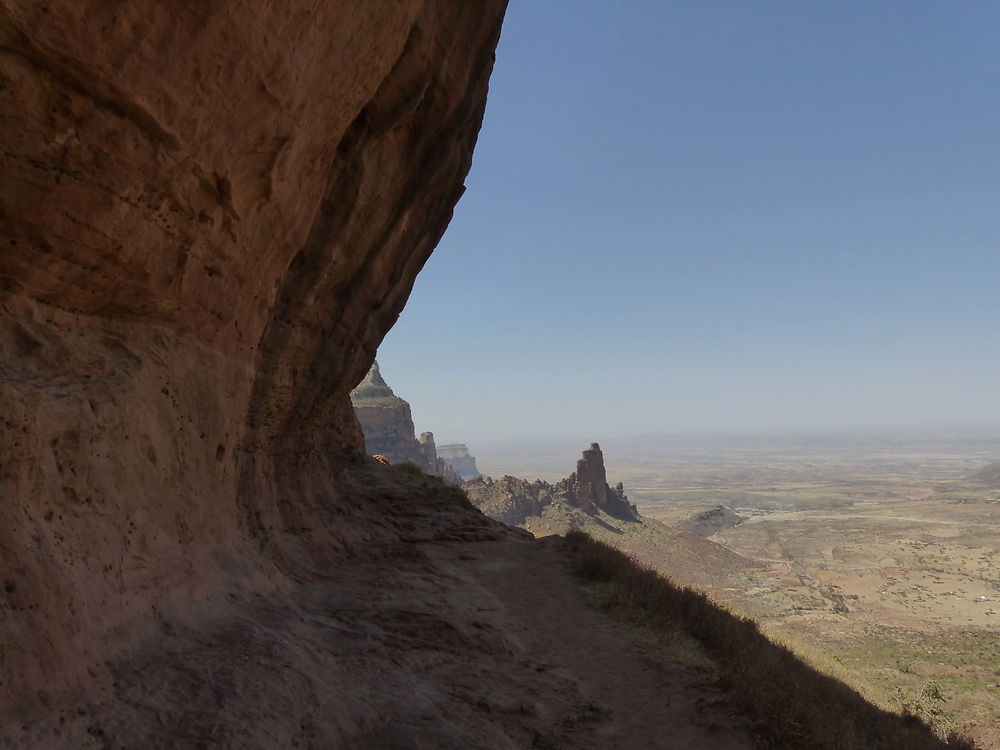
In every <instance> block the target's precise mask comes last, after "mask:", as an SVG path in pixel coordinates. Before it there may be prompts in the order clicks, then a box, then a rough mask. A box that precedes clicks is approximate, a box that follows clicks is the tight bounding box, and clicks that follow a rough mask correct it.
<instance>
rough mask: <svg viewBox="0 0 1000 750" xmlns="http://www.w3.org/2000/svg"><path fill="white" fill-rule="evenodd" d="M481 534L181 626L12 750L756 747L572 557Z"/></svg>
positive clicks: (181, 615)
mask: <svg viewBox="0 0 1000 750" xmlns="http://www.w3.org/2000/svg"><path fill="white" fill-rule="evenodd" d="M466 531H468V530H466ZM477 533H478V535H479V536H481V537H483V538H482V539H481V540H479V541H445V540H438V541H427V542H413V543H410V544H405V545H403V546H401V547H400V548H398V549H397V550H396V551H395V552H394V553H393V554H391V555H386V556H385V557H382V558H381V559H378V560H372V561H367V562H361V561H359V562H355V563H351V564H346V565H343V566H340V567H338V568H336V569H334V570H331V571H329V574H327V575H324V576H323V577H322V579H321V580H315V581H310V582H303V583H301V584H297V585H294V586H283V587H281V588H275V589H274V590H271V591H267V592H260V591H240V592H236V591H234V592H233V593H232V594H231V595H230V597H229V599H228V600H227V601H225V602H222V603H215V604H213V605H211V606H206V607H205V608H204V609H202V610H201V611H190V610H189V611H186V612H181V611H164V612H162V613H160V615H159V623H160V633H159V634H157V636H156V637H155V638H154V639H151V640H150V642H149V643H148V644H147V645H146V646H145V647H143V648H141V649H139V650H137V651H136V652H135V653H133V654H131V655H130V656H128V657H127V658H124V659H122V660H119V661H117V662H115V663H113V664H111V665H110V670H109V674H108V677H107V678H106V679H103V680H101V681H99V682H98V681H96V680H95V685H94V689H93V690H92V691H91V692H90V694H89V695H88V696H87V698H86V699H85V700H83V701H80V702H78V703H75V704H69V705H53V706H51V707H50V708H49V709H47V710H45V711H43V712H38V713H36V714H35V715H32V716H24V717H23V718H22V719H21V720H20V721H18V722H17V723H16V724H14V723H13V722H10V721H5V722H3V723H2V724H0V726H2V727H3V728H2V730H0V744H2V745H3V746H4V747H18V748H37V749H39V750H41V749H42V748H52V747H74V748H201V747H211V748H261V749H264V748H267V749H268V750H270V749H271V748H278V747H283V748H284V747H288V748H292V747H299V748H371V750H376V748H377V749H378V750H404V749H406V750H411V749H414V748H436V749H441V750H447V749H449V748H452V749H454V750H459V749H461V750H471V749H472V748H512V749H513V748H551V749H553V750H555V749H556V748H564V749H566V750H570V749H571V748H572V749H576V748H602V749H603V748H620V750H640V749H643V748H650V749H652V748H676V747H685V748H692V749H694V748H704V749H705V750H708V749H709V748H711V749H712V750H727V749H729V748H733V749H734V750H735V749H737V748H750V747H752V745H751V743H750V740H749V738H748V735H747V733H746V730H745V728H744V727H743V725H742V722H741V719H740V717H739V716H737V715H736V714H735V713H734V711H733V709H732V708H731V707H730V705H729V703H728V702H727V698H726V695H725V693H723V692H721V691H720V689H719V688H718V687H716V686H714V685H713V684H711V682H710V681H709V680H708V679H707V678H706V677H704V676H702V675H700V674H699V673H698V672H697V671H694V670H692V669H690V668H688V667H684V666H680V665H673V664H670V663H668V662H664V661H663V660H662V659H660V658H657V657H655V656H653V655H651V654H649V653H647V652H646V651H645V650H644V649H643V647H641V646H640V645H637V644H636V642H634V641H633V640H632V639H631V637H630V636H629V634H628V632H627V630H626V629H625V627H624V626H623V625H621V624H620V623H617V622H615V621H613V620H612V619H611V618H610V617H608V616H606V615H604V614H602V613H601V612H599V611H597V610H595V609H593V608H592V607H590V606H589V605H588V604H587V601H586V599H585V597H584V595H583V593H582V591H581V589H580V587H579V585H578V583H577V581H576V580H575V579H574V578H573V577H571V575H570V572H569V570H568V567H567V563H566V560H565V558H564V557H563V555H562V554H561V552H560V548H559V544H558V543H557V542H556V541H555V540H550V541H546V540H542V541H534V540H528V539H526V538H523V537H518V536H516V535H514V534H510V533H498V532H497V530H496V528H495V527H490V528H489V529H485V530H484V529H480V530H479V532H477ZM468 535H470V536H474V535H476V534H468ZM487 537H492V538H487ZM7 718H9V717H7Z"/></svg>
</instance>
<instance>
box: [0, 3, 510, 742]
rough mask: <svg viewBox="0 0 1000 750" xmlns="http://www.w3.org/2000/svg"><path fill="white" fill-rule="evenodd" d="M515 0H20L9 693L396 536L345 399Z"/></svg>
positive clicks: (10, 334)
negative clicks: (357, 471)
mask: <svg viewBox="0 0 1000 750" xmlns="http://www.w3.org/2000/svg"><path fill="white" fill-rule="evenodd" d="M503 8H504V2H502V1H497V0H483V1H482V2H476V3H455V2H451V0H441V1H439V2H433V1H431V0H427V1H426V2H401V3H395V2H391V3H363V4H359V3H356V2H353V1H351V0H325V1H324V2H319V3H316V2H301V1H298V0H286V1H284V2H280V3H279V2H275V3H266V2H256V0H254V1H250V0H246V1H245V2H239V1H237V0H233V1H230V2H212V3H158V2H152V3H121V2H105V0H81V1H80V2H61V3H48V4H43V3H37V2H31V1H28V0H24V1H21V0H3V1H2V2H0V50H2V55H0V81H2V86H0V99H2V112H3V122H4V124H3V149H4V163H3V184H2V192H3V196H2V197H3V204H4V205H3V209H4V211H3V217H4V218H3V222H4V223H3V227H4V228H3V237H2V242H3V247H2V250H0V353H2V358H0V368H2V369H0V419H2V424H0V494H2V497H3V502H2V504H0V565H2V573H0V575H2V578H3V580H2V585H0V605H2V608H3V613H4V615H3V617H2V619H0V643H2V644H4V648H3V650H2V656H0V659H2V664H0V670H2V682H0V709H12V708H14V709H17V710H19V711H27V710H29V709H30V708H31V707H32V706H44V705H48V704H49V702H50V701H52V700H55V699H56V698H57V697H58V696H59V695H60V694H61V693H63V692H66V691H70V692H71V691H74V690H80V689H83V688H84V686H86V687H87V689H88V690H89V689H94V688H93V683H94V681H97V680H100V679H103V678H101V677H100V675H99V674H98V672H99V670H95V665H101V664H102V663H103V661H104V660H105V658H106V657H107V655H108V653H109V651H110V650H113V649H124V648H129V647H132V646H137V645H138V644H141V643H143V642H145V641H146V640H147V639H148V638H150V637H151V636H152V635H153V634H155V633H156V632H159V631H158V628H160V627H161V625H162V622H161V621H162V619H163V617H162V613H163V612H166V611H170V610H171V608H174V609H183V608H184V606H186V605H185V604H184V603H185V602H188V603H190V602H197V603H199V606H207V607H212V606H216V605H214V604H212V603H213V602H215V603H217V605H218V606H222V605H221V602H222V601H223V600H224V599H225V597H226V591H227V590H230V589H231V588H232V587H233V586H245V587H248V588H254V589H256V590H260V589H264V588H267V587H280V586H282V585H283V584H282V581H283V580H285V576H291V577H293V578H295V579H296V580H302V579H304V578H308V577H309V576H310V575H312V574H313V573H314V572H315V571H318V570H321V569H322V567H323V566H324V565H326V564H328V563H330V562H331V561H335V560H337V559H341V558H343V557H344V556H345V555H350V554H354V553H359V552H360V549H361V547H362V543H364V544H366V545H377V543H378V542H379V540H386V539H392V538H394V537H395V535H397V530H396V529H395V528H394V527H393V526H392V525H391V524H388V523H385V522H383V521H382V520H380V519H381V516H380V510H379V507H378V505H377V503H374V504H372V506H371V507H358V506H357V505H355V504H352V503H350V502H348V500H346V499H345V494H346V490H345V489H344V484H343V482H341V481H340V480H339V477H340V473H341V467H342V465H343V461H344V456H345V455H347V454H349V453H350V452H352V451H354V452H360V450H361V447H362V438H361V432H360V429H359V427H358V424H357V422H356V420H355V418H354V416H353V413H352V409H351V404H350V400H349V398H348V392H349V391H350V390H351V388H352V387H353V386H354V385H355V384H356V383H357V382H358V381H359V380H360V378H361V376H362V375H363V374H364V373H365V371H366V369H367V368H368V367H369V365H370V364H371V362H372V359H373V357H374V352H375V350H376V347H377V345H378V344H379V342H380V340H381V338H382V336H383V335H384V334H385V332H386V331H387V330H388V329H389V327H390V326H391V325H392V323H393V322H394V321H395V319H396V317H397V316H398V314H399V312H400V310H401V309H402V306H403V304H404V302H405V300H406V298H407V295H408V294H409V292H410V289H411V286H412V283H413V280H414V277H415V276H416V274H417V272H418V271H419V270H420V268H421V267H422V265H423V264H424V262H425V261H426V259H427V257H428V256H429V254H430V253H431V251H432V249H433V248H434V246H435V244H436V243H437V241H438V239H439V238H440V236H441V234H442V232H443V231H444V229H445V227H446V225H447V224H448V221H449V219H450V217H451V212H452V209H453V207H454V204H455V203H456V201H457V200H458V198H459V196H460V195H461V193H462V190H463V180H464V177H465V175H466V173H467V171H468V169H469V166H470V163H471V155H472V149H473V146H474V144H475V140H476V137H477V133H478V130H479V127H480V123H481V119H482V115H483V109H484V105H485V98H486V91H487V82H488V78H489V75H490V71H491V67H492V62H493V50H494V48H495V45H496V41H497V39H498V35H499V29H500V23H501V18H502V14H503ZM109 679H110V678H109ZM274 746H278V745H274Z"/></svg>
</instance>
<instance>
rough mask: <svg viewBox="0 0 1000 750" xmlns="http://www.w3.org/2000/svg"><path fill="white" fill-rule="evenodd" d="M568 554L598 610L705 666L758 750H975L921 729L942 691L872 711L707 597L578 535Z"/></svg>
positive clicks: (569, 541)
mask: <svg viewBox="0 0 1000 750" xmlns="http://www.w3.org/2000/svg"><path fill="white" fill-rule="evenodd" d="M566 549H567V552H568V554H569V556H570V558H571V560H572V561H573V564H574V568H575V570H576V572H577V573H578V574H579V576H580V577H581V578H582V579H583V580H584V581H586V583H587V585H588V587H589V589H590V592H591V594H592V597H593V599H594V601H595V602H596V603H597V604H598V605H599V606H601V607H603V608H605V609H607V610H608V611H609V612H610V613H611V614H613V615H615V616H617V617H619V618H621V619H623V620H625V621H626V622H628V623H630V624H631V625H633V626H634V627H635V628H636V631H637V633H639V634H640V636H641V637H642V638H643V639H644V640H646V641H650V640H652V641H654V642H657V641H658V642H659V645H660V646H661V650H662V652H663V653H664V654H665V655H666V656H667V657H668V658H673V659H675V660H678V661H682V662H687V663H691V664H698V665H699V666H703V667H704V666H706V665H708V666H709V667H710V669H712V670H714V671H715V672H716V674H717V676H718V679H719V680H720V682H721V683H722V684H724V685H725V686H726V687H728V688H730V689H731V690H732V691H733V693H734V695H735V696H736V698H737V700H738V701H739V702H740V703H741V705H742V706H743V708H744V710H745V711H746V712H747V714H748V716H749V718H750V721H751V724H752V727H753V731H754V734H755V739H756V740H757V742H758V744H759V746H760V747H761V748H774V749H775V750H778V749H779V748H780V749H781V750H797V749H799V748H801V750H826V749H829V750H880V749H881V750H898V749H899V748H908V750H924V749H926V750H932V749H933V750H942V749H943V748H973V747H974V745H973V744H972V743H971V741H968V740H964V739H962V738H960V737H958V736H957V735H954V734H953V735H952V736H950V737H949V738H948V739H947V740H942V739H940V738H939V737H938V736H936V735H935V734H934V732H933V731H931V729H930V728H929V727H928V726H927V725H926V724H925V723H924V722H923V721H922V720H921V717H922V718H925V719H926V718H933V711H934V710H935V706H936V705H937V703H938V702H939V701H938V698H939V691H938V689H937V688H936V686H935V685H933V684H931V683H928V685H927V686H926V688H925V689H924V691H923V692H922V693H920V694H919V695H917V696H914V697H913V698H912V700H910V702H909V703H907V704H905V705H904V706H902V709H903V711H902V712H901V713H900V714H893V713H890V712H887V711H884V710H882V709H879V708H877V707H876V706H874V705H872V704H871V703H869V702H867V701H866V700H865V699H864V698H863V697H862V696H861V695H859V694H858V693H857V692H855V691H854V690H852V689H851V688H849V687H848V686H846V685H845V684H843V683H842V682H841V681H839V680H837V679H835V678H833V677H830V676H828V675H825V674H822V673H821V672H819V671H817V670H816V669H814V668H813V667H811V666H809V665H807V664H806V663H805V662H804V661H802V660H800V659H799V658H797V657H796V656H795V655H794V654H793V653H792V652H791V651H790V650H788V649H787V648H785V647H783V646H781V645H778V644H776V643H774V642H772V641H771V640H769V639H768V638H767V637H765V636H764V635H763V634H762V633H761V631H760V629H759V628H758V626H757V625H756V624H755V623H754V621H752V620H750V619H748V618H745V617H740V616H737V615H734V614H732V613H730V612H728V611H727V610H725V609H723V608H722V607H720V606H719V605H717V604H715V603H714V602H712V601H711V600H710V599H709V598H708V597H707V596H706V595H705V594H703V593H701V592H698V591H695V590H693V589H690V588H686V587H683V586H679V585H677V584H674V583H672V582H670V581H668V580H667V579H665V578H663V577H662V576H661V575H660V574H659V573H657V572H656V571H654V570H653V569H652V568H649V567H646V566H644V565H642V564H640V563H638V562H637V561H636V560H635V559H634V558H630V557H628V556H627V555H625V554H623V553H622V552H620V551H618V550H616V549H613V548H612V547H609V546H608V545H605V544H603V543H601V542H597V541H595V540H593V539H592V538H591V537H589V536H588V535H586V534H585V533H583V532H580V531H571V532H569V533H568V534H567V535H566Z"/></svg>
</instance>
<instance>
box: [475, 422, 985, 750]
mask: <svg viewBox="0 0 1000 750" xmlns="http://www.w3.org/2000/svg"><path fill="white" fill-rule="evenodd" d="M572 445H573V444H572V443H569V442H567V441H552V442H551V443H542V442H538V443H535V444H534V445H532V447H531V448H532V450H531V452H528V451H522V450H521V449H519V447H518V446H516V445H513V444H508V445H507V446H490V447H488V448H487V451H488V453H484V452H483V451H482V450H480V451H479V452H480V453H481V454H482V456H483V457H482V458H481V459H480V467H481V469H482V470H483V472H484V473H490V472H492V473H494V474H497V475H500V474H502V473H509V474H514V475H517V476H523V477H526V478H529V479H531V478H535V477H536V476H537V477H541V478H545V479H557V478H559V477H561V476H566V475H567V474H568V473H569V472H570V471H571V470H572V469H573V467H574V461H575V457H574V455H573V453H574V451H573V450H572V447H571V446H572ZM580 447H583V446H580ZM602 447H603V448H604V453H605V462H606V464H607V469H608V479H609V481H610V482H611V483H612V484H614V483H615V482H617V481H623V482H624V484H625V488H626V492H627V493H628V496H629V499H630V500H631V501H632V502H635V503H637V504H638V507H639V510H640V512H641V513H642V514H643V515H644V516H645V517H646V518H649V519H655V520H657V521H660V522H662V523H663V524H664V525H666V526H668V527H675V528H679V527H680V526H681V525H682V524H684V523H685V522H687V521H689V520H690V519H691V518H692V517H693V516H696V515H698V514H699V513H702V512H704V511H706V510H709V509H711V508H714V507H718V506H719V505H723V506H726V507H728V508H730V509H732V510H734V511H735V512H736V513H737V514H739V515H740V516H742V517H744V518H745V519H746V520H745V521H743V522H742V523H741V524H740V525H738V526H735V527H732V528H724V529H721V530H719V531H718V532H717V533H716V534H715V535H713V536H711V537H709V539H710V541H712V542H715V543H717V544H719V545H722V546H724V547H726V548H727V549H729V550H731V551H732V552H734V553H736V554H737V555H739V556H741V557H743V558H745V559H746V560H747V563H748V564H747V566H746V567H745V568H743V567H740V566H733V565H732V564H730V562H731V561H729V562H727V563H726V564H724V565H722V564H720V565H719V566H718V568H717V569H716V570H711V569H709V570H697V571H695V570H693V569H691V560H690V555H689V554H688V555H687V556H686V557H683V556H681V555H678V556H676V557H674V556H673V555H672V550H671V545H669V544H666V545H665V544H663V543H662V542H661V543H659V544H657V545H656V546H655V549H654V548H653V547H652V546H650V549H643V542H642V539H643V536H642V535H631V536H629V537H628V541H627V542H626V541H625V540H623V544H622V546H623V547H626V548H628V549H629V551H631V552H633V554H637V555H638V556H639V557H640V558H641V559H643V560H644V561H646V562H648V563H651V564H653V565H654V566H655V567H657V568H659V569H660V570H661V571H662V572H664V573H665V574H666V575H668V576H670V577H673V578H675V579H677V580H679V581H681V582H690V583H691V584H692V585H695V586H697V587H699V588H702V589H705V590H708V592H709V593H710V594H711V595H712V596H713V597H714V598H716V599H717V600H718V601H720V602H723V603H725V604H726V605H727V606H729V607H730V608H732V609H733V610H735V611H738V612H740V613H745V614H749V615H751V616H753V617H755V618H756V619H758V620H759V621H760V622H761V623H762V625H763V626H764V628H765V630H766V631H767V632H768V633H769V634H770V635H771V636H772V637H773V638H775V639H778V640H781V641H783V642H785V643H787V644H788V645H790V646H791V647H793V648H794V649H795V650H796V651H797V652H799V653H800V654H801V655H803V656H805V657H806V658H807V659H809V660H810V661H812V662H813V663H814V664H816V665H817V666H819V667H821V668H823V669H824V670H826V671H828V672H830V673H832V674H834V675H835V676H838V677H840V678H842V679H844V680H845V681H847V682H849V683H850V684H852V685H853V686H855V687H856V688H858V689H859V690H861V691H862V692H863V693H864V694H866V695H868V696H869V698H871V699H872V700H874V701H876V702H878V703H880V704H881V705H884V706H886V707H889V708H894V709H897V710H899V709H902V708H908V709H909V710H911V711H913V712H916V713H919V714H921V715H922V716H923V717H924V718H925V719H927V720H929V721H931V723H933V724H935V725H936V726H937V727H938V729H939V730H940V731H941V732H942V733H947V732H948V731H949V730H951V729H959V730H961V731H962V733H963V734H966V735H968V736H970V737H973V738H975V739H976V741H977V742H978V743H979V744H980V746H981V747H983V748H988V749H989V750H1000V486H989V485H984V484H982V483H977V482H976V481H974V480H972V479H970V478H971V477H973V475H974V474H975V473H976V472H977V471H979V470H980V469H982V468H983V467H984V466H986V465H987V464H989V463H990V462H993V461H996V460H998V459H1000V436H997V435H990V434H983V433H979V434H971V435H970V434H961V433H957V434H952V435H944V436H940V435H939V436H933V437H928V436H922V435H918V436H902V437H901V436H860V437H859V436H820V437H816V436H794V437H780V438H749V437H747V438H708V437H694V438H682V437H670V438H642V439H640V438H628V439H621V440H618V441H615V440H611V441H604V442H603V443H602ZM576 450H579V447H577V448H576ZM501 465H502V466H504V467H505V470H503V471H496V470H495V469H494V466H501ZM713 559H719V560H722V559H723V558H715V557H714V556H712V555H707V556H706V557H705V561H704V562H705V567H709V568H710V567H711V566H712V560H713Z"/></svg>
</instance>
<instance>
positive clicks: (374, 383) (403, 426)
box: [351, 362, 437, 474]
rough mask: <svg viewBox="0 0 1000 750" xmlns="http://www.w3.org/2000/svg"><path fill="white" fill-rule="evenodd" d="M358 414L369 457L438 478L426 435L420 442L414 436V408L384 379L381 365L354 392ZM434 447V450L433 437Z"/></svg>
mask: <svg viewBox="0 0 1000 750" xmlns="http://www.w3.org/2000/svg"><path fill="white" fill-rule="evenodd" d="M351 403H352V404H353V405H354V414H355V416H356V417H357V419H358V423H359V424H360V425H361V430H362V432H363V434H364V441H365V453H368V454H369V455H374V454H381V455H383V456H385V457H386V458H388V459H389V461H391V462H392V463H394V464H401V463H404V462H406V461H409V462H410V463H412V464H414V465H415V466H417V467H419V468H420V469H421V470H423V471H426V472H427V473H428V474H434V473H435V469H436V466H437V457H436V455H434V456H431V455H428V447H427V445H426V438H425V436H426V435H431V433H429V432H425V433H424V434H423V435H421V436H420V437H421V438H422V439H423V440H424V442H421V441H419V440H417V438H416V436H415V435H414V428H413V417H412V416H411V414H410V405H409V403H407V402H406V401H405V400H403V399H401V398H400V397H399V396H397V395H396V394H395V393H393V391H392V388H390V387H389V384H388V383H386V382H385V380H384V379H383V377H382V372H381V370H379V366H378V362H375V363H374V364H372V366H371V369H370V370H369V371H368V374H367V375H365V377H364V379H363V380H362V381H361V382H360V383H359V384H358V386H357V388H355V389H354V390H353V391H351ZM430 440H431V443H430V447H431V448H433V446H434V436H433V435H431V438H430Z"/></svg>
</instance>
